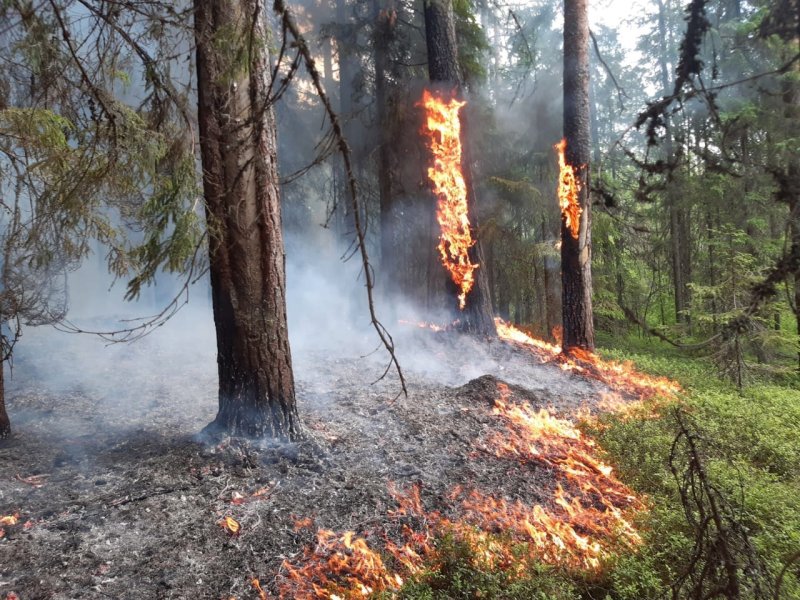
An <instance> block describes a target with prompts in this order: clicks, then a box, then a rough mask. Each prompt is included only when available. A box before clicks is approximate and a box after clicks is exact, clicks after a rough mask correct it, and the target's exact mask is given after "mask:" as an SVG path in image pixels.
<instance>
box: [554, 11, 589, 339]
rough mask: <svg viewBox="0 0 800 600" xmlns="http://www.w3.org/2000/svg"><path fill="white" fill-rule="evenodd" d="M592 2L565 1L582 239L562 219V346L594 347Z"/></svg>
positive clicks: (570, 154)
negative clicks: (590, 161)
mask: <svg viewBox="0 0 800 600" xmlns="http://www.w3.org/2000/svg"><path fill="white" fill-rule="evenodd" d="M587 1H588V0H564V138H565V139H566V141H567V147H566V161H567V164H568V165H572V166H573V168H574V170H575V175H576V178H577V180H578V183H579V188H580V189H579V192H578V193H579V204H580V207H581V217H580V227H579V229H578V237H577V238H575V237H573V236H572V233H571V232H570V230H569V228H568V227H567V222H566V219H564V218H562V220H561V286H562V290H561V293H562V302H561V315H562V326H563V333H562V335H563V341H562V347H563V348H564V350H565V351H566V352H568V351H569V350H570V349H572V348H584V349H587V350H590V349H592V348H594V323H593V315H592V264H591V263H592V235H591V225H592V215H591V204H590V202H589V157H590V156H589V153H590V139H589V137H590V136H589V121H590V118H589V21H588V16H587Z"/></svg>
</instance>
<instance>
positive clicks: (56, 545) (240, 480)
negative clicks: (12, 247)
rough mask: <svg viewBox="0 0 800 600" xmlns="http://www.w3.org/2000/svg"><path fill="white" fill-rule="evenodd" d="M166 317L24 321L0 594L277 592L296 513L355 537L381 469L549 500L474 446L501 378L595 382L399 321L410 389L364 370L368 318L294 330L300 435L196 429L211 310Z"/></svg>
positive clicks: (580, 386) (426, 481)
mask: <svg viewBox="0 0 800 600" xmlns="http://www.w3.org/2000/svg"><path fill="white" fill-rule="evenodd" d="M168 329H169V325H168V326H167V327H165V331H164V332H163V333H162V332H158V334H156V335H153V336H151V337H148V338H145V339H144V340H141V341H139V342H137V343H135V344H132V345H118V346H113V347H111V348H102V347H100V346H99V344H97V343H96V342H97V341H96V340H89V339H88V338H85V337H80V336H71V337H67V338H64V337H59V338H54V337H53V336H52V335H39V336H37V335H35V334H31V335H29V336H28V339H26V340H25V344H24V346H22V347H21V352H20V355H19V357H18V359H17V361H16V364H15V369H14V375H13V379H12V380H11V381H10V382H9V390H8V405H9V412H10V414H11V417H12V420H13V425H14V428H15V429H14V435H13V438H12V441H11V443H10V444H7V445H5V446H4V447H2V448H0V515H3V514H13V513H15V512H19V513H20V516H21V518H20V521H19V524H17V525H14V526H10V527H6V528H5V536H4V537H3V538H2V539H0V598H5V597H6V595H7V594H9V593H10V592H14V593H16V594H17V595H18V597H19V598H20V599H21V600H32V599H44V598H48V599H49V598H58V599H66V598H148V599H149V598H212V599H223V598H224V599H228V598H231V597H235V598H237V599H240V600H241V599H246V598H257V594H256V593H255V592H254V591H253V589H252V587H251V586H250V579H251V578H252V577H258V578H259V579H260V580H261V582H262V585H263V586H264V587H265V589H267V590H268V591H271V592H274V591H275V590H276V589H277V588H276V585H277V583H278V579H276V578H278V577H279V574H280V572H281V563H282V561H283V560H284V559H289V560H293V559H294V558H296V557H298V556H299V555H300V554H301V553H302V550H303V547H304V545H305V544H306V543H307V542H308V541H309V540H310V539H311V537H312V534H310V533H309V532H307V531H300V532H296V531H295V528H294V520H295V518H298V517H310V518H313V519H314V521H315V524H316V526H319V527H325V528H329V529H333V530H336V531H344V530H356V531H359V532H366V535H367V536H369V532H370V531H372V530H374V529H375V528H376V527H377V526H378V525H379V524H380V523H381V522H383V521H385V520H386V518H387V516H386V515H387V510H388V509H391V508H392V507H393V506H394V501H393V500H392V498H391V496H390V494H389V492H388V490H387V484H388V483H389V482H395V483H396V484H397V485H398V486H400V487H402V486H407V485H409V484H414V483H419V484H421V486H422V496H423V500H425V502H426V505H428V506H430V507H432V508H436V507H437V506H438V505H439V504H440V500H441V499H442V497H443V495H444V494H445V493H446V492H447V490H449V489H451V488H453V486H455V485H459V484H469V485H470V486H473V487H475V488H477V489H479V490H483V491H485V492H487V493H494V494H497V495H501V496H503V497H505V498H507V499H523V500H524V501H525V502H528V503H531V502H543V503H547V502H549V501H550V500H549V499H551V498H552V496H553V490H554V488H555V486H556V483H557V482H556V481H555V476H554V473H553V472H552V471H551V470H549V469H547V468H546V467H545V466H539V467H537V468H533V467H532V466H531V465H520V464H517V463H514V462H509V461H499V460H497V459H496V457H493V456H489V455H486V454H484V453H481V452H480V451H479V450H476V441H477V440H479V439H481V438H482V437H484V436H486V435H488V434H490V433H491V432H492V431H500V430H501V428H502V424H501V423H499V422H498V419H497V418H496V417H495V416H493V415H492V412H491V407H492V403H493V401H494V398H495V396H496V394H497V382H498V381H503V382H506V383H508V384H510V386H511V387H510V389H511V393H512V398H513V399H514V401H517V402H524V403H530V404H531V405H534V406H551V407H553V408H554V409H555V410H556V411H557V412H562V413H564V414H570V413H571V412H572V411H573V410H574V409H575V408H576V407H577V406H579V405H591V404H592V403H593V402H594V401H595V399H597V398H598V397H599V395H600V393H601V392H602V391H603V389H604V388H603V386H602V384H600V383H597V382H594V381H590V380H586V379H584V378H582V377H580V376H577V375H573V374H570V373H565V372H563V371H562V370H561V369H559V368H558V367H557V366H555V365H542V364H538V362H537V361H536V360H535V358H534V357H533V356H532V355H531V354H530V352H528V351H527V350H525V349H522V348H519V347H516V346H513V345H510V344H507V343H505V342H502V341H499V340H494V341H481V340H474V339H471V338H467V337H462V336H460V335H458V334H455V333H450V332H440V333H435V332H432V331H429V330H423V329H417V328H416V327H413V326H407V325H406V326H400V325H395V326H394V327H392V332H393V333H395V334H397V344H398V348H399V357H400V361H401V364H402V366H403V367H404V371H405V375H406V377H407V380H408V388H409V395H408V397H407V398H405V397H402V396H401V397H397V395H398V391H399V385H398V382H397V379H396V377H395V376H394V375H393V374H392V373H391V372H390V373H389V375H388V376H387V377H386V378H384V379H382V380H380V381H378V382H377V383H373V382H374V381H375V380H376V379H378V378H379V377H380V375H381V374H382V373H383V371H384V369H385V366H386V363H385V356H384V353H382V352H380V351H376V352H374V353H373V354H370V355H369V356H366V357H365V356H364V354H365V353H369V350H371V349H374V346H375V338H374V336H373V335H372V334H371V333H370V332H369V331H368V330H367V331H362V332H359V333H357V334H355V335H353V336H351V338H350V340H349V341H348V343H347V344H346V345H343V344H339V345H337V346H336V347H335V348H329V347H325V344H323V343H316V342H314V343H305V344H302V343H300V344H295V347H294V348H293V350H294V366H295V377H296V380H297V388H298V410H299V412H300V415H301V418H302V420H303V423H304V427H305V431H306V433H307V439H306V440H305V441H303V442H300V443H298V444H291V445H289V444H278V443H265V444H254V443H251V442H244V441H240V440H223V441H222V443H219V444H216V445H209V444H204V443H202V442H201V441H199V440H198V439H197V438H196V434H197V433H198V432H199V431H200V430H201V429H202V428H203V426H204V425H206V424H207V423H208V422H210V421H211V420H212V419H213V417H214V415H215V412H216V363H215V356H214V351H213V342H212V338H211V337H210V322H208V323H205V324H204V325H203V326H202V327H200V328H198V329H197V330H196V331H193V330H192V328H189V331H193V333H190V334H188V335H186V334H184V335H182V336H180V337H179V338H178V337H175V336H171V335H170V334H169V331H168ZM54 339H55V340H57V341H54ZM353 340H355V341H353ZM293 343H294V342H293ZM253 494H256V495H255V496H254V495H253ZM237 499H238V500H237ZM224 516H232V517H234V518H235V519H236V520H237V521H238V522H239V523H240V524H241V531H240V533H239V535H236V536H234V535H231V534H230V533H229V532H228V531H226V530H225V529H224V528H223V527H221V526H220V524H219V521H220V520H221V519H222V518H223V517H224ZM368 539H369V538H368Z"/></svg>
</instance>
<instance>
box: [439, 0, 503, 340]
mask: <svg viewBox="0 0 800 600" xmlns="http://www.w3.org/2000/svg"><path fill="white" fill-rule="evenodd" d="M424 6H425V40H426V43H427V50H428V75H429V77H430V80H431V83H434V84H437V83H438V84H441V85H442V86H443V87H447V86H449V88H450V90H452V92H453V95H454V96H455V97H457V98H461V97H463V94H462V90H461V75H460V72H459V68H458V52H457V48H456V29H455V18H454V16H453V4H452V0H426V1H425V3H424ZM466 121H467V119H466V116H465V114H464V112H463V111H462V112H461V140H462V141H461V147H462V161H461V162H462V164H461V167H462V173H463V175H464V180H465V182H466V186H467V214H468V217H469V222H470V225H471V228H472V235H473V239H475V240H476V242H475V244H474V245H473V246H472V248H470V250H469V258H470V261H471V262H472V263H473V264H478V265H482V266H485V264H486V261H485V260H484V256H483V248H482V245H481V241H480V238H479V235H478V231H479V228H478V221H477V213H476V207H475V201H476V198H475V190H474V187H473V182H472V162H471V160H470V152H469V144H468V143H467V140H468V139H469V128H468V126H467V122H466ZM438 273H441V274H442V276H444V272H443V271H442V270H441V269H439V271H438ZM437 276H438V275H437ZM459 319H460V326H461V328H462V329H463V330H465V331H469V332H470V333H475V334H478V335H495V334H496V330H495V326H494V318H493V317H492V305H491V296H490V292H489V281H488V277H487V274H486V269H485V268H482V267H481V266H479V267H478V269H476V271H475V285H474V286H473V288H472V291H471V292H470V293H469V294H468V295H467V298H466V305H465V306H464V310H463V311H462V312H461V314H460V315H459Z"/></svg>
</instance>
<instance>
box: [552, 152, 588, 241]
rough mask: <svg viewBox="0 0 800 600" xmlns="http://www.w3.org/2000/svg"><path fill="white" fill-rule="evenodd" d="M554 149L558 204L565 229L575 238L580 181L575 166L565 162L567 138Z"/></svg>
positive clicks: (579, 224) (579, 215)
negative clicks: (555, 153) (556, 159)
mask: <svg viewBox="0 0 800 600" xmlns="http://www.w3.org/2000/svg"><path fill="white" fill-rule="evenodd" d="M555 149H556V152H558V204H559V206H560V207H561V214H562V216H563V217H564V221H565V222H566V225H567V229H569V232H570V233H571V234H572V237H573V238H575V239H576V240H577V239H578V231H579V230H580V227H581V213H582V212H583V209H582V208H581V204H580V191H581V183H580V181H579V180H578V178H577V176H576V175H575V167H573V166H572V165H568V164H567V158H566V150H567V140H566V139H562V140H561V141H560V142H559V143H557V144H556V145H555Z"/></svg>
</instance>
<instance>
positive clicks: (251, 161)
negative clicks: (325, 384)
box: [194, 0, 299, 439]
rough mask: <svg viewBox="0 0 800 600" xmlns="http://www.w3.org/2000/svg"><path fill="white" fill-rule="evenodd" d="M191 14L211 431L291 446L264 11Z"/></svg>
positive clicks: (221, 1)
mask: <svg viewBox="0 0 800 600" xmlns="http://www.w3.org/2000/svg"><path fill="white" fill-rule="evenodd" d="M194 8H195V35H196V42H197V93H198V120H199V125H200V149H201V154H202V165H203V189H204V193H205V201H206V215H207V220H208V231H209V251H210V271H211V288H212V300H213V308H214V324H215V326H216V334H217V365H218V369H219V412H218V414H217V417H216V419H215V421H214V422H213V423H212V424H211V425H210V426H209V428H210V429H211V430H219V431H226V432H229V433H232V434H237V435H246V436H251V437H261V436H271V437H276V438H282V439H287V438H292V437H294V436H295V435H296V434H297V433H298V428H299V423H298V419H297V413H296V407H295V391H294V379H293V375H292V362H291V356H290V352H289V337H288V333H287V326H286V295H285V293H286V282H285V257H284V250H283V236H282V232H281V211H280V195H279V189H278V172H277V157H276V149H277V144H276V139H275V120H274V117H273V113H272V108H271V107H270V106H269V104H268V82H269V60H268V59H269V57H268V55H267V46H268V41H269V38H268V32H267V29H266V20H265V12H264V6H263V5H262V4H261V3H260V2H259V0H240V1H236V0H218V1H211V0H195V2H194ZM232 40H233V43H232ZM223 42H224V43H223ZM242 57H245V59H244V61H243V59H242Z"/></svg>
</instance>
